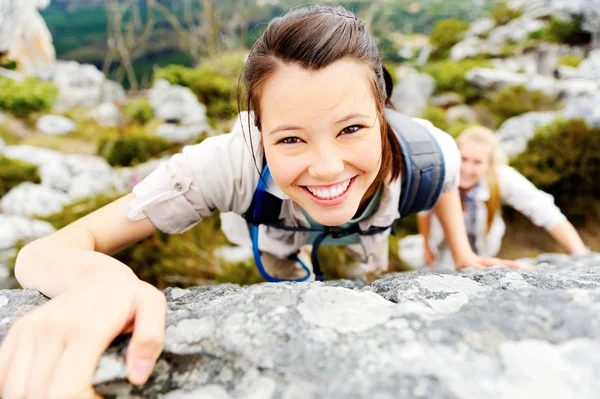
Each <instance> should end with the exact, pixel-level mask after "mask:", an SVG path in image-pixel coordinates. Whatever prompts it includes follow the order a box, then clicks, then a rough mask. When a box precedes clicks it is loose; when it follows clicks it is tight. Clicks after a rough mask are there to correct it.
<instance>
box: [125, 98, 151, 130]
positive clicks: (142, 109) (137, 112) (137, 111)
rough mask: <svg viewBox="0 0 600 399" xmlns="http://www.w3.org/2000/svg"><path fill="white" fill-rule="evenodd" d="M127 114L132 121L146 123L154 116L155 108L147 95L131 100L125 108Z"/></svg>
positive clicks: (140, 123)
mask: <svg viewBox="0 0 600 399" xmlns="http://www.w3.org/2000/svg"><path fill="white" fill-rule="evenodd" d="M125 115H127V118H128V119H129V120H130V121H133V122H135V123H137V124H139V125H145V124H146V123H148V122H150V121H151V120H152V118H154V109H153V108H152V105H151V104H150V103H149V102H148V99H147V98H145V97H140V98H136V99H134V100H132V101H130V102H129V103H128V104H127V107H126V108H125Z"/></svg>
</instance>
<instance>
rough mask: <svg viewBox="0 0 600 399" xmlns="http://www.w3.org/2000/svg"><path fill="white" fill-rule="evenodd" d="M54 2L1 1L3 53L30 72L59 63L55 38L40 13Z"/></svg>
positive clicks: (28, 0)
mask: <svg viewBox="0 0 600 399" xmlns="http://www.w3.org/2000/svg"><path fill="white" fill-rule="evenodd" d="M49 4H50V0H0V53H6V54H7V55H8V58H9V59H11V60H16V61H17V62H18V64H19V69H20V70H21V71H22V72H26V73H29V72H31V71H32V70H34V69H35V68H43V67H45V66H47V65H49V64H51V63H52V62H54V61H55V60H56V51H55V50H54V46H53V45H52V35H51V34H50V31H49V30H48V26H47V25H46V22H45V21H44V19H43V18H42V16H41V15H40V13H39V10H42V9H44V8H46V7H47V6H48V5H49Z"/></svg>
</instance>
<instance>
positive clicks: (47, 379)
mask: <svg viewBox="0 0 600 399" xmlns="http://www.w3.org/2000/svg"><path fill="white" fill-rule="evenodd" d="M36 341H37V347H38V348H43V349H42V350H39V351H37V352H36V357H35V359H34V360H35V361H34V362H33V364H32V367H31V371H30V374H29V379H28V381H27V397H28V398H43V397H44V396H46V394H47V393H48V387H49V386H50V384H51V381H52V378H53V377H54V370H55V369H56V365H57V364H58V361H59V359H60V358H61V355H62V353H63V351H64V350H65V347H66V345H65V342H64V336H63V335H62V334H60V333H59V332H58V331H52V328H51V327H50V328H49V331H46V332H45V333H44V334H43V335H41V334H40V335H38V337H37V340H36Z"/></svg>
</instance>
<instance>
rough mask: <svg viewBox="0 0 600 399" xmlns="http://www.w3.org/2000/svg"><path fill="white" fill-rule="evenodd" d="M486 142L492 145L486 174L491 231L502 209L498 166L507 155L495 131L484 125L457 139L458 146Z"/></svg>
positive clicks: (487, 231) (469, 129) (488, 217)
mask: <svg viewBox="0 0 600 399" xmlns="http://www.w3.org/2000/svg"><path fill="white" fill-rule="evenodd" d="M467 141H468V142H472V143H478V144H485V145H488V146H490V148H491V150H490V159H489V164H490V167H489V169H488V172H487V174H486V181H487V184H488V187H489V190H490V199H489V200H487V201H486V203H485V204H486V207H487V229H486V234H488V233H489V232H490V229H491V228H492V223H493V222H494V217H495V216H496V212H498V210H499V209H500V203H501V197H500V183H499V180H498V166H499V165H504V164H506V163H507V160H508V159H507V157H506V154H504V152H502V150H501V149H500V142H499V140H498V138H497V137H496V135H495V134H494V132H493V131H492V130H490V129H488V128H486V127H483V126H472V127H470V128H468V129H466V130H464V131H463V132H462V133H461V134H460V136H458V138H457V139H456V142H457V143H458V146H459V147H460V145H461V144H463V143H465V142H467Z"/></svg>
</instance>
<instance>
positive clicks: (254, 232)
mask: <svg viewBox="0 0 600 399" xmlns="http://www.w3.org/2000/svg"><path fill="white" fill-rule="evenodd" d="M270 176H271V172H270V171H269V166H268V165H265V168H264V169H263V173H262V175H261V177H260V179H259V181H258V187H257V188H256V192H255V193H254V194H255V201H254V209H253V210H252V218H253V221H254V222H253V223H248V228H249V230H250V238H251V240H252V254H253V255H254V262H255V263H256V267H257V269H258V271H259V272H260V274H261V275H262V276H263V278H264V279H265V280H267V281H270V282H282V281H295V282H301V281H306V280H308V279H309V277H310V269H309V268H308V267H307V266H306V264H304V262H302V261H301V260H300V259H299V258H298V256H297V254H294V255H292V256H290V257H289V259H291V260H294V261H296V262H298V264H300V266H301V267H302V268H303V269H304V270H305V271H306V276H304V277H301V278H297V279H280V278H277V277H273V276H271V275H270V274H269V273H268V272H267V271H266V269H265V267H264V265H263V263H262V259H261V257H260V249H259V247H258V226H259V224H260V223H257V221H260V220H261V211H262V209H263V199H264V196H265V193H266V192H267V185H266V182H267V181H268V180H269V178H270ZM274 227H276V228H279V229H282V230H287V231H298V232H315V231H318V232H320V234H319V235H318V236H317V238H315V241H314V242H313V248H312V251H311V256H310V257H311V261H312V266H313V272H314V274H315V280H317V281H323V280H324V279H325V277H324V274H323V271H322V270H321V265H320V263H319V258H318V254H319V247H320V246H321V244H322V243H323V241H324V240H325V238H327V236H329V235H331V236H332V237H333V238H342V237H345V236H348V235H350V234H359V235H362V236H370V235H375V234H379V233H382V232H384V231H385V230H387V229H389V228H392V227H393V224H392V225H390V226H385V227H376V226H373V227H371V228H370V229H369V230H366V231H363V230H361V229H360V228H359V227H358V225H355V226H353V228H349V229H340V228H336V227H327V228H325V229H324V230H323V229H315V228H308V227H289V226H283V225H275V226H274Z"/></svg>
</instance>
